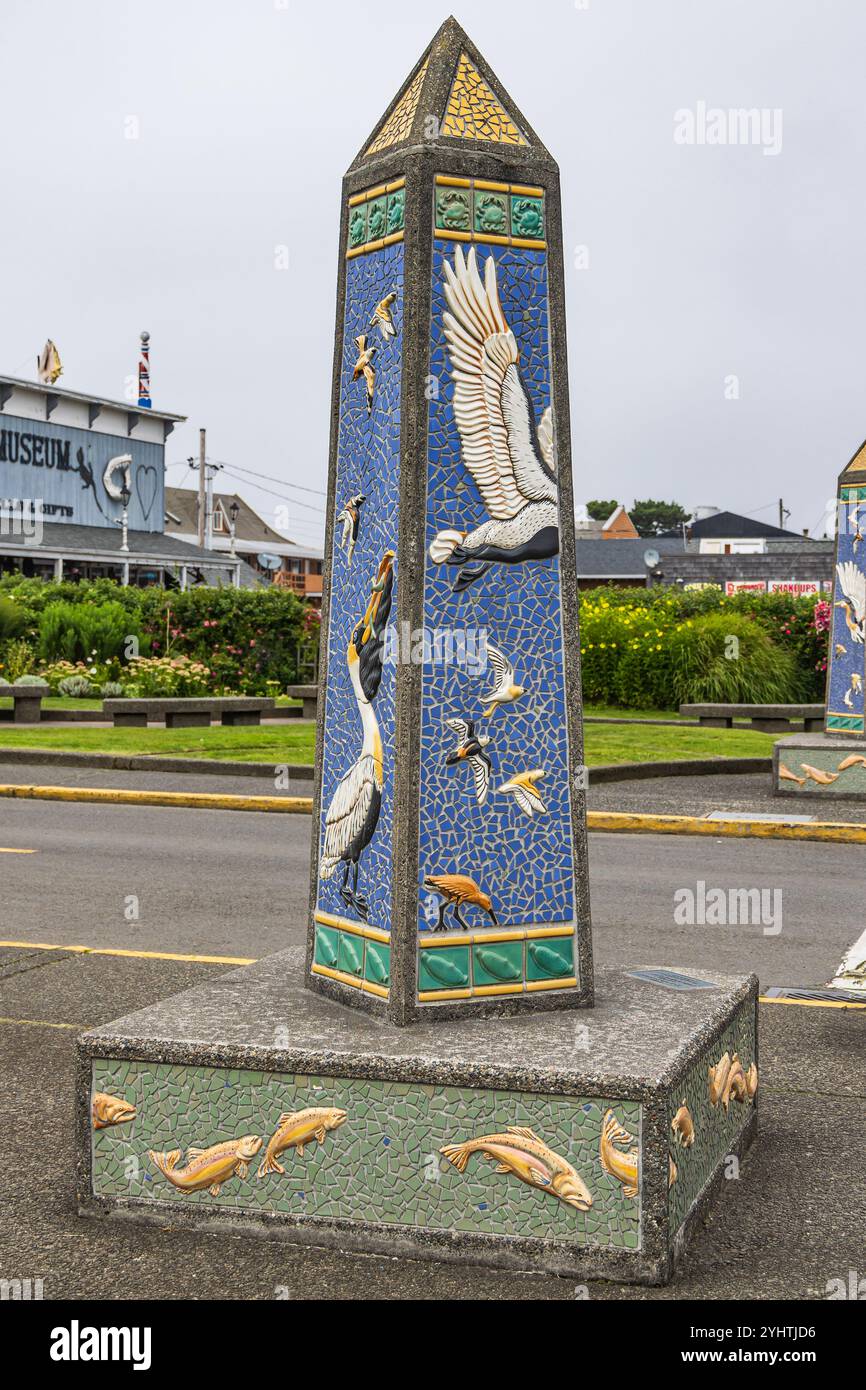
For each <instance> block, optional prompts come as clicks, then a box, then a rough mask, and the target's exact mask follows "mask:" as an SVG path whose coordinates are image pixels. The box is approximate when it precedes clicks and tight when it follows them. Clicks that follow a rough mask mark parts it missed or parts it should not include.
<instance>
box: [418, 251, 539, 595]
mask: <svg viewBox="0 0 866 1390" xmlns="http://www.w3.org/2000/svg"><path fill="white" fill-rule="evenodd" d="M444 291H445V299H446V301H447V304H448V310H447V311H446V312H445V313H444V314H443V316H442V324H443V328H444V331H445V340H446V342H447V344H448V353H449V356H450V358H451V368H452V372H451V375H452V377H453V379H454V406H453V408H454V419H455V421H456V423H457V429H458V432H459V434H460V446H461V454H462V459H463V466H464V467H465V469H466V470H467V472H468V473H469V474H470V475H471V477H472V480H473V482H474V483H475V486H476V487H477V489H478V491H479V493H480V494H481V499H482V501H483V502H484V505H485V507H486V509H487V518H488V519H487V520H486V521H483V522H482V523H481V525H480V526H476V527H475V528H474V529H473V530H471V531H463V530H456V529H453V528H449V529H447V530H444V531H440V532H439V533H438V534H437V535H436V536H435V537H434V539H433V542H432V544H431V546H430V559H431V560H432V561H433V563H434V564H437V565H456V566H459V567H460V569H459V574H458V576H457V578H456V580H455V581H454V585H453V588H454V591H455V592H456V593H461V592H462V591H463V590H464V589H466V588H468V586H469V585H470V584H472V583H474V582H475V580H477V579H480V578H481V577H482V575H484V574H486V573H487V571H488V570H489V569H490V567H491V565H494V564H508V565H513V564H521V563H523V562H524V561H526V560H545V559H548V558H549V557H550V556H552V555H556V554H557V553H558V551H559V516H558V506H557V501H558V489H557V482H556V471H555V470H556V462H555V447H554V426H553V417H552V414H551V410H550V407H549V406H548V407H547V409H546V410H545V411H544V414H543V415H542V417H541V419H540V420H538V421H536V418H535V412H534V410H533V408H532V403H531V401H530V399H529V395H528V392H527V390H526V386H525V383H524V381H523V378H522V376H521V373H520V366H519V362H520V353H519V350H518V347H517V340H516V338H515V336H514V334H513V332H512V330H511V328H510V326H509V324H508V322H507V321H506V318H505V315H504V314H503V312H502V306H501V304H500V302H499V289H498V286H497V282H496V261H495V259H494V257H493V256H492V255H491V256H488V258H487V261H486V263H485V266H484V279H483V281H482V278H481V276H480V274H479V271H478V263H477V258H476V254H475V248H474V247H472V248H471V249H470V251H469V254H468V256H467V257H466V258H465V259H464V256H463V252H462V250H461V249H460V247H459V246H458V247H457V248H456V250H455V252H454V266H453V268H452V267H451V265H450V264H449V263H448V262H447V261H446V262H445V281H444Z"/></svg>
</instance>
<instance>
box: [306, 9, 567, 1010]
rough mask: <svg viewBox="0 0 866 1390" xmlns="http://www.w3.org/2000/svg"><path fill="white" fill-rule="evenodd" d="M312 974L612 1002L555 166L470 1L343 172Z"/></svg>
mask: <svg viewBox="0 0 866 1390" xmlns="http://www.w3.org/2000/svg"><path fill="white" fill-rule="evenodd" d="M337 306H338V307H337V327H336V342H335V359H334V379H333V407H332V432H331V455H330V476H329V489H328V518H329V524H328V532H327V539H326V547H325V584H324V590H325V597H324V607H323V626H322V662H321V691H322V695H323V698H321V699H320V702H319V703H320V708H319V730H318V732H319V739H318V755H317V767H316V798H315V806H314V820H313V824H314V837H313V838H314V848H313V866H312V885H311V906H310V922H309V949H308V960H307V983H308V985H309V986H310V987H311V988H314V989H317V990H319V991H321V992H323V993H326V994H328V995H330V996H331V997H334V998H337V999H340V1000H341V1001H343V1002H345V1003H348V1004H353V1005H356V1006H358V1007H360V1008H366V1009H368V1010H371V1011H374V1012H378V1013H381V1014H382V1015H384V1016H387V1017H388V1018H389V1019H390V1020H391V1021H392V1022H396V1023H409V1022H411V1021H412V1019H413V1018H416V1017H418V1016H420V1015H421V1014H422V1013H423V1014H424V1015H429V1016H431V1017H437V1018H446V1019H447V1018H450V1017H453V1016H455V1015H456V1014H460V1013H473V1014H474V1013H479V1012H496V1013H511V1012H517V1011H519V1010H526V1009H528V1010H537V1009H550V1008H570V1007H577V1006H580V1005H586V1004H590V1003H591V1002H592V960H591V942H590V917H589V899H588V889H587V867H586V840H585V810H584V791H583V788H584V786H585V777H584V775H583V768H582V763H583V754H582V729H581V709H580V644H579V638H578V613H577V583H576V577H575V563H574V536H573V505H572V486H571V458H570V440H569V409H568V388H567V374H566V343H565V314H564V303H563V257H562V231H561V214H560V195H559V176H558V169H557V165H556V163H555V161H554V160H553V158H552V157H551V155H550V154H549V152H548V151H547V150H546V148H545V147H544V145H543V144H542V142H541V140H540V139H539V137H538V136H537V135H536V134H535V132H534V131H533V129H532V127H531V126H530V125H529V123H528V121H527V120H526V119H525V117H524V116H523V115H522V114H521V112H520V111H519V110H518V108H517V106H516V105H515V103H514V101H513V100H512V98H511V97H510V96H509V94H508V93H507V92H506V91H505V90H504V89H503V87H502V86H501V84H500V83H499V81H498V80H497V78H496V77H495V75H494V74H493V73H492V72H491V71H490V69H489V68H488V66H487V64H486V63H485V61H484V59H483V58H482V56H481V55H480V53H479V52H478V51H477V49H476V48H475V47H474V46H473V44H472V43H471V42H470V40H469V39H468V38H467V36H466V34H465V33H464V32H463V30H462V29H461V28H460V26H459V25H458V24H457V23H456V21H454V20H453V19H450V20H448V21H447V22H446V23H445V24H444V25H443V26H442V28H441V29H440V31H439V33H438V34H437V35H436V37H435V38H434V40H433V42H432V44H431V45H430V47H429V48H428V50H427V52H426V53H425V54H424V55H423V56H422V58H421V59H420V61H419V62H418V64H417V66H416V67H415V69H414V70H413V72H412V73H411V74H410V76H409V78H408V79H407V81H406V82H405V83H404V85H403V87H402V88H401V89H400V91H399V92H398V94H397V96H396V98H395V99H394V101H393V102H392V104H391V106H390V107H389V109H388V111H387V112H386V114H385V116H384V117H383V119H382V120H381V122H380V123H379V124H378V126H377V127H376V129H375V130H374V132H373V133H372V135H371V136H370V138H369V139H368V140H367V141H365V143H364V146H363V148H362V150H361V152H360V154H359V155H358V157H357V158H356V159H355V161H354V163H353V164H352V165H351V167H350V169H349V171H348V173H347V174H346V176H345V179H344V182H343V216H342V223H341V228H340V252H339V283H338V295H337Z"/></svg>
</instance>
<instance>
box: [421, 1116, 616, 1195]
mask: <svg viewBox="0 0 866 1390" xmlns="http://www.w3.org/2000/svg"><path fill="white" fill-rule="evenodd" d="M439 1152H440V1153H441V1154H442V1155H443V1156H444V1157H445V1158H447V1159H448V1161H449V1163H453V1164H454V1167H455V1168H456V1169H457V1171H458V1173H463V1172H465V1170H466V1165H467V1163H468V1162H469V1159H470V1158H471V1156H472V1155H473V1154H481V1155H482V1157H484V1158H486V1159H489V1161H490V1162H491V1163H492V1164H493V1166H494V1169H495V1171H496V1172H497V1173H511V1174H513V1176H514V1177H516V1178H519V1179H520V1181H521V1182H523V1183H526V1185H527V1186H528V1187H535V1188H538V1190H539V1191H540V1192H543V1193H544V1194H545V1195H546V1196H549V1197H556V1198H558V1199H559V1201H560V1202H565V1204H566V1205H567V1206H570V1207H574V1208H576V1210H577V1211H589V1209H590V1207H591V1206H592V1194H591V1193H590V1191H589V1188H588V1187H587V1186H586V1183H585V1182H584V1181H583V1179H582V1178H581V1177H580V1175H579V1173H578V1172H577V1169H576V1168H575V1167H574V1166H573V1165H572V1164H571V1163H569V1161H568V1159H566V1158H563V1157H562V1156H561V1154H557V1153H554V1151H553V1149H551V1148H549V1147H548V1145H547V1144H545V1143H544V1141H543V1140H542V1139H539V1137H538V1135H537V1134H535V1133H533V1131H532V1130H531V1129H527V1128H525V1127H522V1126H518V1125H509V1126H508V1127H507V1128H506V1130H505V1132H504V1133H503V1134H482V1135H480V1136H479V1137H478V1138H477V1139H467V1140H466V1141H465V1142H464V1143H462V1144H446V1145H445V1146H444V1148H442V1149H440V1150H439Z"/></svg>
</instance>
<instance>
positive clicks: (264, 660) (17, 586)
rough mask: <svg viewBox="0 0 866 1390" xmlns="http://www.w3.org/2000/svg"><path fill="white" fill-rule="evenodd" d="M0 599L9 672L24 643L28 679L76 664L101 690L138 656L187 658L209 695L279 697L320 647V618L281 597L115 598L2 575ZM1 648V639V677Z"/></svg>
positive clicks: (280, 593) (135, 592) (114, 591)
mask: <svg viewBox="0 0 866 1390" xmlns="http://www.w3.org/2000/svg"><path fill="white" fill-rule="evenodd" d="M0 599H2V600H3V601H4V612H5V613H6V618H5V627H6V628H7V629H10V630H11V629H14V630H15V635H16V638H17V642H16V651H15V653H14V657H15V661H16V666H20V664H21V659H20V658H21V652H20V647H21V642H22V641H23V642H24V643H26V644H27V645H28V646H29V648H30V651H31V654H32V667H33V669H34V670H35V669H38V668H39V666H40V665H44V664H49V663H51V662H55V661H58V660H63V661H72V662H83V663H84V664H85V665H87V666H90V665H94V666H96V667H97V668H98V675H99V678H100V679H101V680H105V679H114V678H119V679H120V680H121V681H122V680H123V679H124V676H125V674H126V673H127V670H128V668H127V662H128V661H129V659H130V658H131V657H133V656H136V655H140V656H154V657H166V656H168V657H186V658H188V659H189V660H192V661H197V662H203V663H204V664H205V665H206V666H207V667H208V670H209V672H210V680H211V685H212V688H213V689H214V690H215V691H218V690H227V691H233V692H235V693H239V694H263V693H265V692H266V691H267V690H268V689H269V688H271V689H272V688H273V684H272V683H277V684H278V685H279V687H280V688H281V689H282V688H284V687H285V686H286V685H290V684H292V683H294V682H296V681H297V679H298V653H299V649H300V648H305V649H307V650H309V646H310V645H311V644H313V645H315V643H316V642H317V640H318V615H317V614H316V613H315V612H314V611H313V610H312V609H311V608H310V606H309V605H308V604H306V603H304V602H303V601H302V600H301V599H299V598H298V597H297V596H296V595H295V594H293V593H292V592H291V591H289V590H287V589H278V588H271V589H262V590H248V589H233V588H222V589H209V588H204V587H201V588H194V589H190V590H188V591H187V592H186V593H180V592H178V591H168V590H164V589H158V588H148V589H136V588H123V587H122V586H121V585H119V584H116V583H114V582H113V581H112V580H108V579H97V580H93V581H85V582H82V583H80V584H72V583H68V582H65V583H62V584H51V583H45V582H44V581H43V580H39V579H22V578H21V577H20V576H17V575H5V576H3V578H2V579H0ZM10 603H11V604H12V605H14V610H15V612H14V613H13V614H11V615H9V614H8V612H7V608H8V604H10ZM10 625H11V628H10ZM7 645H11V644H7V643H4V641H3V639H2V636H0V667H2V664H3V658H4V655H5V650H4V649H5V648H6V646H7ZM0 674H2V671H0Z"/></svg>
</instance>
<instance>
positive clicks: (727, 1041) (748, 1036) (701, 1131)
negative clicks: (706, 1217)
mask: <svg viewBox="0 0 866 1390" xmlns="http://www.w3.org/2000/svg"><path fill="white" fill-rule="evenodd" d="M725 1052H727V1053H729V1054H730V1056H733V1055H734V1053H735V1052H736V1053H737V1054H738V1056H739V1058H740V1061H741V1062H742V1064H743V1070H744V1071H747V1070H748V1068H749V1066H750V1065H751V1063H752V1062H753V1061H754V1059H755V1030H754V1012H753V1010H750V1009H749V1008H745V1009H741V1010H740V1012H739V1014H738V1015H737V1016H736V1018H734V1019H732V1021H731V1023H730V1024H729V1026H728V1027H727V1029H726V1030H725V1032H724V1034H723V1036H722V1037H721V1038H720V1039H719V1040H718V1041H717V1042H715V1043H713V1045H712V1047H711V1048H710V1049H709V1050H708V1051H707V1052H705V1053H704V1054H703V1055H702V1056H701V1057H700V1058H699V1060H698V1061H697V1062H696V1063H695V1064H694V1066H693V1067H692V1068H691V1070H690V1071H689V1072H688V1073H687V1075H686V1077H685V1079H684V1081H683V1083H682V1085H681V1087H680V1089H679V1090H678V1092H677V1093H676V1094H675V1095H674V1096H673V1098H672V1102H671V1112H670V1115H669V1116H668V1126H669V1128H668V1141H669V1146H670V1156H671V1158H672V1159H673V1161H674V1163H675V1164H676V1166H677V1180H676V1182H675V1183H674V1184H673V1187H672V1188H671V1189H670V1194H669V1204H668V1214H669V1226H670V1230H671V1232H672V1233H673V1232H674V1231H677V1230H679V1228H680V1226H681V1225H682V1224H683V1222H684V1221H685V1219H686V1217H687V1216H688V1214H689V1212H690V1210H691V1208H692V1207H693V1206H694V1204H695V1202H696V1201H697V1199H698V1197H699V1196H700V1195H701V1193H702V1191H703V1190H704V1188H705V1187H706V1185H707V1183H708V1182H709V1181H710V1178H711V1177H712V1176H713V1174H714V1173H715V1171H716V1169H717V1168H718V1166H719V1164H720V1163H721V1162H722V1160H723V1159H724V1158H725V1156H726V1155H727V1154H729V1153H730V1152H731V1149H732V1147H733V1145H734V1143H735V1141H736V1138H737V1135H738V1134H739V1133H740V1130H741V1129H742V1128H743V1126H744V1125H745V1123H746V1121H747V1120H748V1118H749V1115H750V1113H751V1110H752V1106H753V1105H754V1103H755V1102H754V1101H746V1102H745V1103H744V1102H741V1101H737V1100H731V1102H730V1104H729V1106H728V1111H727V1115H726V1114H725V1109H724V1106H723V1105H722V1103H721V1101H720V1102H719V1103H718V1105H716V1106H712V1105H711V1104H710V1098H709V1084H708V1077H707V1068H708V1067H714V1066H715V1065H716V1063H717V1062H718V1061H719V1059H720V1057H722V1056H723V1054H724V1053H725ZM758 1090H759V1092H760V1086H759V1088H758ZM682 1100H685V1103H686V1105H687V1106H688V1108H689V1111H690V1113H691V1117H692V1121H693V1123H694V1127H695V1141H694V1143H693V1144H692V1146H691V1147H690V1148H688V1149H684V1148H681V1147H680V1145H679V1144H677V1143H676V1142H675V1139H674V1136H673V1134H672V1133H671V1130H670V1123H671V1121H672V1120H673V1117H674V1115H675V1114H676V1112H677V1110H678V1109H679V1106H680V1102H681V1101H682Z"/></svg>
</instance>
